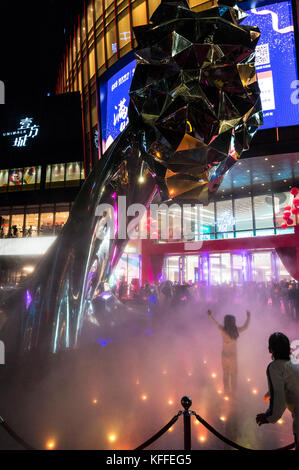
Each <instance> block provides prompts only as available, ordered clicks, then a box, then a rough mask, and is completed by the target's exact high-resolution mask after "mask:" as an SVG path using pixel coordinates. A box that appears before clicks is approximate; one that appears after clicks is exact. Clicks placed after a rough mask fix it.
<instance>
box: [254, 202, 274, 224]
mask: <svg viewBox="0 0 299 470" xmlns="http://www.w3.org/2000/svg"><path fill="white" fill-rule="evenodd" d="M253 203H254V217H255V226H256V229H262V228H272V227H274V220H273V205H272V195H271V194H269V195H263V196H255V197H254V198H253Z"/></svg>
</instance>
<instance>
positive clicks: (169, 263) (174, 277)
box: [165, 256, 179, 282]
mask: <svg viewBox="0 0 299 470" xmlns="http://www.w3.org/2000/svg"><path fill="white" fill-rule="evenodd" d="M165 275H166V279H168V280H169V281H171V282H179V257H178V256H168V257H167V258H166V260H165Z"/></svg>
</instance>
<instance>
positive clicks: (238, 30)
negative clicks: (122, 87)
mask: <svg viewBox="0 0 299 470" xmlns="http://www.w3.org/2000/svg"><path fill="white" fill-rule="evenodd" d="M244 15H245V14H244V13H243V12H242V11H241V10H240V9H239V8H238V7H236V6H225V5H224V6H218V7H215V8H211V9H209V10H207V11H203V12H199V13H196V12H193V11H191V10H190V9H189V7H188V4H187V3H186V2H185V1H181V2H169V3H168V2H167V1H162V3H161V5H160V6H159V7H158V8H157V10H156V11H155V13H154V14H153V16H152V18H151V22H150V24H148V25H145V26H138V27H136V28H135V35H136V38H137V41H138V50H137V52H136V57H137V67H136V71H135V75H134V78H133V82H132V85H131V91H130V98H131V102H130V108H129V116H130V123H129V125H128V127H127V128H126V129H125V130H124V131H123V133H122V134H121V135H120V136H119V137H118V139H117V140H116V141H115V142H114V143H113V145H112V146H111V147H110V148H109V150H108V151H107V152H106V154H105V155H104V157H103V158H102V159H101V160H100V161H99V163H98V164H97V166H96V167H95V169H94V170H93V171H92V173H91V174H90V175H89V177H88V178H87V180H86V182H85V184H84V186H83V187H82V189H81V191H80V193H79V195H78V197H77V199H76V201H75V203H74V206H73V209H72V212H71V215H70V217H69V220H68V222H67V224H66V226H65V227H64V229H63V231H62V232H61V234H60V235H59V237H58V239H57V240H56V241H55V242H54V243H53V245H52V246H51V247H50V249H49V251H48V252H47V254H46V255H45V256H44V258H43V259H42V261H41V262H40V264H39V266H38V267H37V268H36V270H35V272H34V274H33V275H32V276H31V277H30V278H29V279H28V280H27V282H26V285H25V286H24V288H22V289H20V294H16V295H14V296H12V297H11V298H10V299H9V300H8V301H7V302H6V305H5V306H4V308H5V309H6V311H7V314H8V316H9V321H8V322H7V324H6V328H5V331H4V335H5V336H6V339H7V341H10V344H13V343H14V344H15V345H16V344H17V349H18V352H19V353H22V352H24V351H32V350H37V351H38V353H39V355H41V356H42V354H43V353H45V354H48V353H57V352H59V351H61V350H65V349H68V348H77V347H80V346H82V345H83V344H85V343H86V342H88V338H89V336H88V333H87V332H89V331H90V328H97V327H99V325H100V321H99V319H98V318H96V316H95V314H94V303H95V302H96V299H97V297H98V296H99V295H101V293H102V292H103V291H104V283H105V282H108V281H109V278H110V276H111V273H112V271H113V268H114V267H115V266H116V264H117V262H118V260H119V258H120V256H121V254H122V252H123V250H124V248H125V245H126V240H125V239H124V240H123V239H119V238H117V237H115V235H116V232H117V227H118V221H119V220H118V219H119V217H120V216H121V217H126V221H127V225H128V223H129V222H130V220H131V219H132V217H128V216H126V215H124V214H121V213H118V212H117V211H115V213H116V217H115V220H114V224H112V225H111V226H110V225H109V224H108V222H107V218H105V217H104V214H102V215H97V213H96V209H97V206H98V205H99V204H107V212H109V210H110V209H109V207H114V208H117V203H116V201H117V200H118V197H119V196H125V197H126V203H127V207H128V206H129V205H131V204H133V203H139V204H143V205H145V206H147V205H148V204H149V203H150V202H151V201H153V200H154V199H155V201H156V202H160V201H162V200H164V201H168V200H170V199H174V200H175V201H186V200H189V201H192V202H202V203H204V204H205V203H208V202H209V200H210V199H211V198H212V196H213V195H214V194H215V192H216V191H217V189H218V187H219V185H220V183H221V180H222V178H223V175H224V174H225V172H226V171H227V170H229V168H230V167H231V166H232V165H233V164H234V162H235V161H236V159H237V158H239V157H240V155H241V153H242V151H243V150H244V149H247V148H248V145H249V142H250V140H251V138H252V137H253V135H254V133H255V132H256V130H257V129H258V127H259V125H260V124H261V123H262V111H261V102H260V97H259V95H260V91H259V88H258V85H257V81H256V73H255V68H254V49H255V46H256V44H257V41H258V38H259V35H260V33H259V31H258V29H257V28H255V27H248V26H245V27H242V26H241V25H240V22H241V20H242V18H244ZM227 38H229V39H227ZM227 41H229V44H227ZM108 215H109V214H108ZM29 299H31V300H29ZM19 338H22V339H21V342H20V341H19Z"/></svg>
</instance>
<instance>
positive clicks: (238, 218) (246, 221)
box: [234, 197, 253, 236]
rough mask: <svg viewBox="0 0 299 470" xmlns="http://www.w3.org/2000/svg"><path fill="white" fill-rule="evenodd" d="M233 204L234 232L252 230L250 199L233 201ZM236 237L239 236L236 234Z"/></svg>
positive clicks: (244, 198) (243, 198)
mask: <svg viewBox="0 0 299 470" xmlns="http://www.w3.org/2000/svg"><path fill="white" fill-rule="evenodd" d="M234 202H235V227H236V231H237V232H239V231H242V230H247V231H248V230H253V221H252V205H251V197H242V198H239V199H235V201H234ZM252 235H253V233H252V234H251V236H252ZM237 236H239V235H238V234H237ZM247 236H248V235H247Z"/></svg>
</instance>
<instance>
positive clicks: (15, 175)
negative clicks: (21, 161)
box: [9, 168, 23, 191]
mask: <svg viewBox="0 0 299 470" xmlns="http://www.w3.org/2000/svg"><path fill="white" fill-rule="evenodd" d="M22 183H23V168H14V169H13V170H10V171H9V191H16V190H19V189H21V186H22Z"/></svg>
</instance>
